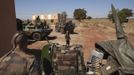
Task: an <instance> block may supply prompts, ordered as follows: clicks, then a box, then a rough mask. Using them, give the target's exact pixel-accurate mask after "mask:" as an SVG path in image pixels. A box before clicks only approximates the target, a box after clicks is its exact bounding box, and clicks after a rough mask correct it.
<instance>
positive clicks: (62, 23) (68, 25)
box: [55, 12, 75, 33]
mask: <svg viewBox="0 0 134 75" xmlns="http://www.w3.org/2000/svg"><path fill="white" fill-rule="evenodd" d="M66 17H67V14H66V13H65V12H62V14H60V18H59V20H58V23H57V24H56V26H55V30H56V31H57V32H61V33H66V31H67V30H69V32H70V33H74V29H75V24H74V23H73V22H72V21H71V20H70V21H68V22H66V21H67V20H66V19H67V18H66Z"/></svg>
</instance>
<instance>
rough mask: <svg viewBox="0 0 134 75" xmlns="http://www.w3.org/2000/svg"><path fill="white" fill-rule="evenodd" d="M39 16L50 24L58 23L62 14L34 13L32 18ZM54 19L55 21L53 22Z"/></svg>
mask: <svg viewBox="0 0 134 75" xmlns="http://www.w3.org/2000/svg"><path fill="white" fill-rule="evenodd" d="M37 16H39V17H40V19H41V20H45V21H47V23H48V24H56V23H57V22H58V20H59V17H60V14H59V13H54V14H44V15H43V14H42V15H33V16H32V20H35V19H36V17H37ZM52 20H53V23H52V22H51V21H52Z"/></svg>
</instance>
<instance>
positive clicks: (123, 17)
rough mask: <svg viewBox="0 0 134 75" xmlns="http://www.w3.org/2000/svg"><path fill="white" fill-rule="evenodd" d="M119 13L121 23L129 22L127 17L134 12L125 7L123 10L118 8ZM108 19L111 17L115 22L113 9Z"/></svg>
mask: <svg viewBox="0 0 134 75" xmlns="http://www.w3.org/2000/svg"><path fill="white" fill-rule="evenodd" d="M118 15H119V18H120V21H121V23H123V22H128V19H127V18H128V17H132V16H133V12H132V10H131V9H128V8H123V9H122V10H118ZM108 19H110V20H112V21H113V22H114V19H113V15H112V13H111V11H110V12H109V14H108Z"/></svg>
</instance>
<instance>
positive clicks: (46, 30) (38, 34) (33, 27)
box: [23, 17, 52, 40]
mask: <svg viewBox="0 0 134 75" xmlns="http://www.w3.org/2000/svg"><path fill="white" fill-rule="evenodd" d="M23 31H24V32H25V33H26V34H27V35H28V36H29V37H30V38H32V39H34V40H41V39H42V38H43V37H47V36H48V35H49V34H50V33H51V32H52V29H50V27H49V26H48V25H47V24H46V22H45V21H44V23H43V22H41V20H40V19H39V17H37V19H36V20H35V23H34V24H33V23H28V24H27V25H25V27H24V28H23Z"/></svg>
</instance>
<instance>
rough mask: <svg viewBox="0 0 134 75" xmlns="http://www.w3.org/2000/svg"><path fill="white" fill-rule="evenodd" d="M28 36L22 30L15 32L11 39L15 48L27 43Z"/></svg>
mask: <svg viewBox="0 0 134 75" xmlns="http://www.w3.org/2000/svg"><path fill="white" fill-rule="evenodd" d="M27 39H28V38H27V36H26V35H25V34H24V33H22V32H17V33H15V34H14V36H13V37H12V40H11V44H12V45H13V48H16V47H17V45H25V44H27V41H28V40H27Z"/></svg>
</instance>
